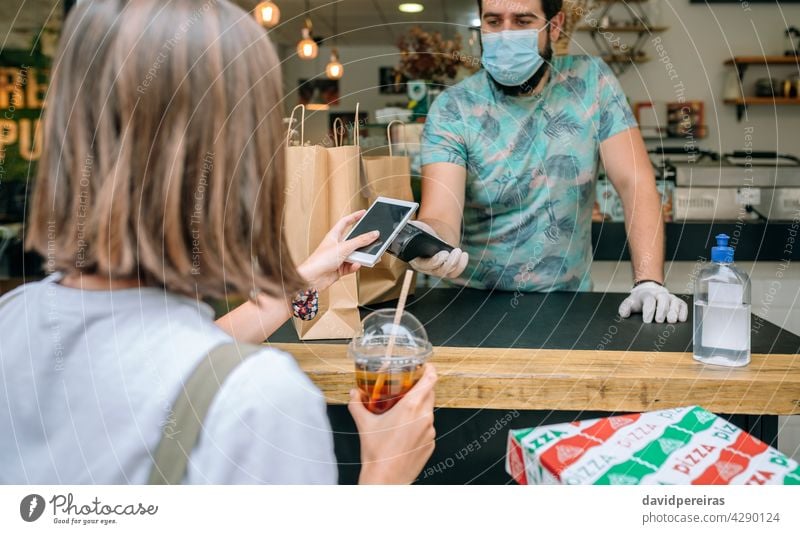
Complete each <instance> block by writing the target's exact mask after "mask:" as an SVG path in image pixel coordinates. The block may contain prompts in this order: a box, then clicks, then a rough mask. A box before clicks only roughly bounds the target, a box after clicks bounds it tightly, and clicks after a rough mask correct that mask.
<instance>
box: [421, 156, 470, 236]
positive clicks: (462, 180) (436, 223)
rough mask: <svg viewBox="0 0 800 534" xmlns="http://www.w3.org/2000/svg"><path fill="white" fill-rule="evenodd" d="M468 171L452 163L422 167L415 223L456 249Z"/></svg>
mask: <svg viewBox="0 0 800 534" xmlns="http://www.w3.org/2000/svg"><path fill="white" fill-rule="evenodd" d="M466 184H467V170H466V169H465V168H464V167H462V166H461V165H457V164H455V163H431V164H429V165H425V166H423V167H422V202H421V204H420V208H419V215H418V217H417V219H418V220H419V221H420V222H424V223H425V224H427V225H428V226H430V227H431V228H433V229H434V230H435V231H436V233H437V234H439V237H441V238H442V239H443V240H444V241H447V242H448V243H450V244H451V245H453V246H454V247H457V246H458V245H459V243H460V241H461V219H462V217H463V216H464V194H465V190H466Z"/></svg>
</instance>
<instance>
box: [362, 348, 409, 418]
mask: <svg viewBox="0 0 800 534" xmlns="http://www.w3.org/2000/svg"><path fill="white" fill-rule="evenodd" d="M382 365H383V363H382V360H381V359H376V360H372V361H370V360H365V361H362V362H356V386H358V389H360V390H361V394H362V397H363V398H364V402H365V403H366V405H367V409H368V410H369V411H371V412H372V413H383V412H385V411H386V410H388V409H389V408H391V407H392V406H394V405H395V404H397V401H399V400H400V399H402V398H403V395H405V394H406V393H408V391H409V390H410V389H411V388H412V387H414V384H416V383H417V381H419V379H420V377H421V376H422V365H423V363H422V362H415V361H408V363H407V364H403V365H397V364H395V365H391V366H390V368H388V369H386V370H381V369H382ZM376 388H377V389H376Z"/></svg>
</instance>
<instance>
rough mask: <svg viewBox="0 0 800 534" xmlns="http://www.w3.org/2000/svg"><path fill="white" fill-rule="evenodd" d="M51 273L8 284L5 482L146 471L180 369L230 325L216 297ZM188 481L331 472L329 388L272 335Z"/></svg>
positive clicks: (242, 369) (0, 459)
mask: <svg viewBox="0 0 800 534" xmlns="http://www.w3.org/2000/svg"><path fill="white" fill-rule="evenodd" d="M59 279H60V277H59V276H58V275H53V276H51V277H49V278H47V279H46V280H44V281H42V282H35V283H30V284H27V285H25V286H22V287H20V288H17V289H16V290H14V291H12V292H11V293H8V294H7V295H4V296H3V297H0V483H3V484H58V483H62V484H124V483H132V484H141V483H145V482H147V478H148V475H149V473H150V470H151V467H152V458H151V456H150V455H151V454H152V453H153V452H154V451H155V448H156V446H157V444H158V441H159V439H160V435H161V428H162V426H163V424H164V423H165V422H166V421H168V420H169V419H170V414H171V407H172V403H173V402H174V399H175V398H176V396H177V394H178V391H179V387H180V385H181V383H182V381H183V380H186V379H187V378H188V376H189V374H190V373H191V372H192V371H193V370H194V368H195V366H196V365H197V363H198V362H199V360H200V359H201V358H202V357H203V356H204V355H205V354H206V353H207V352H208V351H209V350H210V349H212V348H213V347H215V346H217V345H219V344H221V343H224V342H226V341H230V340H231V338H230V337H229V336H228V335H227V334H225V333H224V332H223V331H222V330H220V329H219V328H217V327H216V325H215V324H214V322H213V312H212V310H211V308H210V307H209V306H207V305H206V304H204V303H199V302H198V301H196V300H194V299H190V298H185V297H180V296H176V295H172V294H169V293H166V292H165V291H164V290H162V289H156V288H136V289H123V290H117V291H81V290H77V289H71V288H68V287H64V286H62V285H59V284H58V280H59ZM190 460H191V463H190V467H189V471H188V473H187V475H186V479H185V480H184V482H185V483H191V484H202V483H214V484H244V483H246V484H259V483H265V484H292V483H303V484H315V483H320V484H335V483H336V481H337V469H336V459H335V456H334V452H333V437H332V433H331V428H330V423H329V421H328V418H327V416H326V411H325V400H324V397H323V396H322V394H321V393H320V391H319V390H318V389H317V388H316V387H315V386H314V384H313V383H312V382H311V381H310V380H309V379H308V377H307V376H306V375H305V374H304V373H303V372H302V371H301V370H300V369H299V367H298V366H297V364H296V362H295V361H294V359H293V358H292V357H291V356H289V355H288V354H285V353H283V352H280V351H277V350H274V349H269V348H265V349H264V350H263V351H262V352H261V353H260V354H256V355H253V356H251V357H250V358H248V359H247V360H245V362H243V363H242V364H240V365H239V367H237V368H236V369H235V370H234V371H233V373H231V375H230V376H229V377H228V379H227V380H225V382H223V384H222V387H221V388H220V390H219V392H218V394H217V396H216V397H215V399H214V402H213V403H212V405H211V409H210V411H209V413H208V416H207V418H206V420H205V428H204V431H203V433H202V434H201V436H200V440H199V442H198V444H197V446H196V447H195V449H194V450H193V451H192V454H191V457H190Z"/></svg>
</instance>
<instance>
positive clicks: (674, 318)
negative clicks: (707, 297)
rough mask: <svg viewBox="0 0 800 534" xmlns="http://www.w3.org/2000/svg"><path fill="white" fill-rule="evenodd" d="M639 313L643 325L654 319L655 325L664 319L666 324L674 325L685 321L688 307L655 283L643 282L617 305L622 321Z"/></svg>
mask: <svg viewBox="0 0 800 534" xmlns="http://www.w3.org/2000/svg"><path fill="white" fill-rule="evenodd" d="M639 312H642V320H643V321H644V322H645V323H651V322H653V318H654V317H655V320H656V322H657V323H663V322H664V319H666V320H667V322H668V323H675V322H678V321H680V322H684V321H686V317H687V316H688V315H689V307H688V306H687V305H686V302H685V301H683V300H681V299H679V298H678V297H676V296H675V295H672V294H670V292H669V290H667V288H666V287H664V286H660V285H658V284H656V283H655V282H644V283H643V284H639V285H638V286H636V287H634V288H633V289H632V290H631V294H630V296H629V297H628V298H626V299H625V300H623V301H622V304H620V305H619V315H620V317H622V318H623V319H624V318H627V317H630V316H631V313H639Z"/></svg>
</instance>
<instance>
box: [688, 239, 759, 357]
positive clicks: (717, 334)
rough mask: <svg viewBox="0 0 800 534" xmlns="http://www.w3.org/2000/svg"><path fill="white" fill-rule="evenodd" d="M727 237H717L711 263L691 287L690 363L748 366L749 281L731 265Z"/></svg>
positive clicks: (731, 253)
mask: <svg viewBox="0 0 800 534" xmlns="http://www.w3.org/2000/svg"><path fill="white" fill-rule="evenodd" d="M728 239H729V237H728V236H727V235H725V234H720V235H718V236H717V246H716V247H713V248H712V249H711V263H710V264H709V265H708V266H707V267H705V268H703V270H701V271H700V274H699V275H698V277H697V280H696V281H695V285H694V359H695V360H697V361H699V362H703V363H707V364H712V365H726V366H728V367H741V366H744V365H747V364H748V363H750V278H749V277H748V276H747V274H746V273H744V272H742V271H740V270H739V269H738V268H737V267H736V266H735V265H734V264H733V248H731V247H729V246H728Z"/></svg>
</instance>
